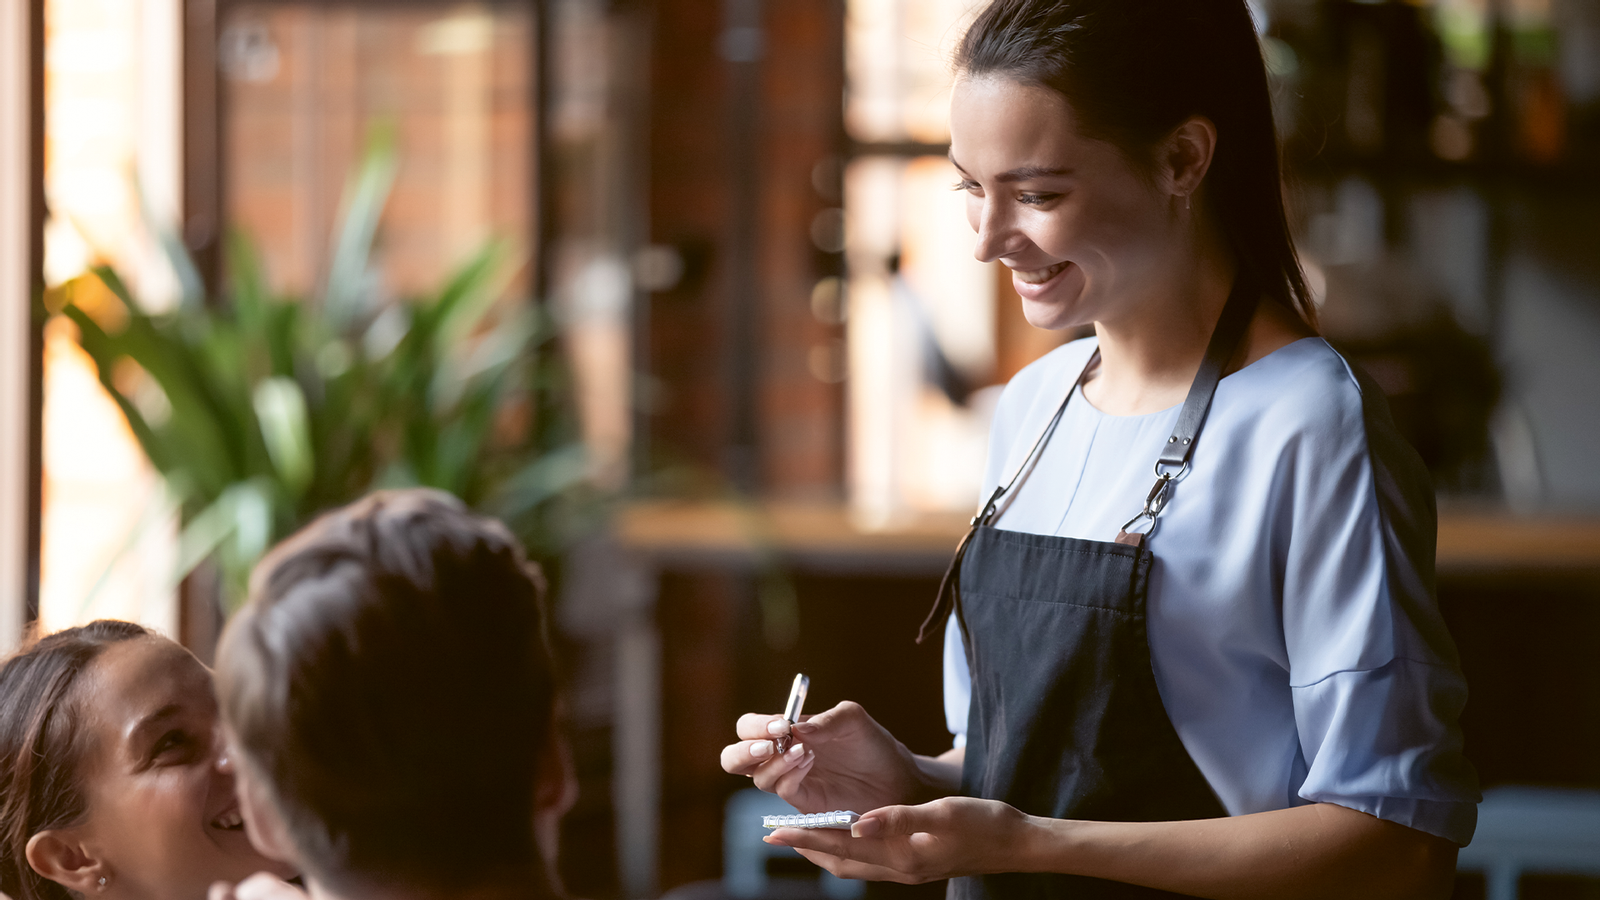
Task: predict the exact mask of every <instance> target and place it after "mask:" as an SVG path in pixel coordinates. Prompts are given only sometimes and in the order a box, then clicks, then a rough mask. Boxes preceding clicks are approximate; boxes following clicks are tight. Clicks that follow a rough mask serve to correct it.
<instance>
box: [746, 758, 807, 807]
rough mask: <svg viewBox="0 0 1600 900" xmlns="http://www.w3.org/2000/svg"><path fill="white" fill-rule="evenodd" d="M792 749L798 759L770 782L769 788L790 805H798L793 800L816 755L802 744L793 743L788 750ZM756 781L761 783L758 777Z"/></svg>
mask: <svg viewBox="0 0 1600 900" xmlns="http://www.w3.org/2000/svg"><path fill="white" fill-rule="evenodd" d="M794 751H798V752H799V757H800V758H799V760H798V761H796V762H795V763H794V764H793V765H792V766H790V768H789V770H788V771H787V772H784V773H782V774H781V775H779V776H778V777H777V778H776V779H775V780H774V781H773V782H772V787H771V788H770V790H771V791H772V792H773V793H774V794H777V795H778V796H779V797H782V798H783V799H785V800H788V801H789V802H790V803H791V804H792V805H796V806H798V804H795V803H794V800H795V799H797V796H798V794H799V793H800V782H802V781H804V780H805V777H806V776H807V775H808V774H810V773H811V766H812V764H814V763H815V762H816V761H817V755H816V754H815V753H813V752H811V748H810V747H807V746H806V745H804V744H795V745H794V748H793V749H792V750H791V751H790V752H791V753H793V752H794ZM756 783H757V784H758V785H759V784H760V783H761V781H760V779H757V780H756Z"/></svg>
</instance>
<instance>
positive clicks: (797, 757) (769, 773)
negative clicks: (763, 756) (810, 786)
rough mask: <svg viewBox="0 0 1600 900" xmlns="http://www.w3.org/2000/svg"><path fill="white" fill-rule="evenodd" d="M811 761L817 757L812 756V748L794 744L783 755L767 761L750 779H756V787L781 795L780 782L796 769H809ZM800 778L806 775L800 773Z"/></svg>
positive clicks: (751, 774)
mask: <svg viewBox="0 0 1600 900" xmlns="http://www.w3.org/2000/svg"><path fill="white" fill-rule="evenodd" d="M811 759H815V757H814V756H813V755H812V753H811V751H810V748H808V747H806V745H805V744H794V745H791V746H790V747H789V749H788V750H785V751H784V752H783V753H781V754H779V755H777V756H774V757H773V758H771V759H769V760H767V761H766V762H765V763H763V764H762V765H761V766H760V767H759V768H757V769H756V770H755V771H754V772H752V773H750V777H751V778H753V779H755V783H756V787H758V788H760V789H762V790H763V791H766V792H768V793H771V794H777V793H779V791H778V782H779V780H780V779H782V778H783V777H784V776H785V775H788V774H789V773H791V772H793V771H794V770H795V769H796V767H800V766H804V767H805V768H807V769H809V768H810V766H811V762H810V760H811ZM800 777H801V778H804V777H805V773H804V772H802V773H800ZM793 784H797V782H794V781H791V785H793Z"/></svg>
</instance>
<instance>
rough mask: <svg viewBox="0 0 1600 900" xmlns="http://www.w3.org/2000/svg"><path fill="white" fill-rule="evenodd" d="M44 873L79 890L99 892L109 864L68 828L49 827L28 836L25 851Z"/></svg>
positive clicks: (71, 889) (36, 866) (68, 887)
mask: <svg viewBox="0 0 1600 900" xmlns="http://www.w3.org/2000/svg"><path fill="white" fill-rule="evenodd" d="M23 855H25V856H26V857H27V859H28V865H29V866H32V867H33V870H34V871H35V872H38V873H39V874H40V876H42V877H44V878H48V879H49V880H51V881H54V882H55V883H56V884H59V885H61V886H62V887H64V888H66V889H67V890H69V891H73V892H75V893H78V894H85V895H93V894H95V893H98V891H99V888H100V879H101V878H102V877H106V875H107V872H106V867H105V865H104V864H103V863H102V862H101V861H100V860H98V859H96V858H95V857H94V854H92V853H90V852H89V851H88V850H87V848H85V847H84V846H83V844H81V843H79V841H78V840H77V836H76V835H75V834H73V833H72V832H71V831H70V830H67V829H54V828H52V829H48V830H46V831H41V832H39V833H38V834H36V835H34V836H33V837H31V838H28V846H27V848H26V850H25V851H24V854H23Z"/></svg>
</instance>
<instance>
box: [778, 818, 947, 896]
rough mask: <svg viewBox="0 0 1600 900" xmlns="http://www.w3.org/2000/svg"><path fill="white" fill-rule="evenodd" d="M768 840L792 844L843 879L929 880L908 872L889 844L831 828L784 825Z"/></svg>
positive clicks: (804, 854) (803, 854) (787, 845)
mask: <svg viewBox="0 0 1600 900" xmlns="http://www.w3.org/2000/svg"><path fill="white" fill-rule="evenodd" d="M767 843H769V844H779V845H781V846H784V847H792V848H794V849H795V850H797V851H799V853H800V855H801V856H804V857H805V858H806V859H809V860H811V861H812V862H814V863H816V864H817V865H819V866H822V867H823V868H824V869H827V870H828V871H829V872H832V873H833V874H835V875H837V876H839V877H840V878H859V879H866V880H869V881H898V882H901V883H905V884H917V883H920V882H922V881H927V880H928V878H927V876H926V875H925V874H923V873H919V872H908V871H904V870H903V868H902V866H903V865H904V862H905V860H903V859H902V858H901V857H900V856H899V855H898V854H897V853H896V850H895V848H893V847H891V846H889V845H888V844H887V843H885V842H883V841H870V840H860V839H857V838H853V837H851V836H850V835H849V834H846V833H845V832H843V831H836V830H833V829H830V828H780V829H778V830H776V831H774V832H773V833H772V834H770V835H768V836H767Z"/></svg>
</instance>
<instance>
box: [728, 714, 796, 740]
mask: <svg viewBox="0 0 1600 900" xmlns="http://www.w3.org/2000/svg"><path fill="white" fill-rule="evenodd" d="M774 722H778V723H781V722H783V716H772V715H765V714H763V713H745V714H744V715H742V716H740V717H739V721H738V722H737V723H735V724H734V726H733V730H734V732H735V733H736V734H738V735H739V739H740V740H743V741H763V740H771V739H772V737H773V736H774V734H782V733H783V731H778V732H773V731H771V730H770V728H769V726H771V725H772V724H773V723H774ZM785 730H786V729H785Z"/></svg>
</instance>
